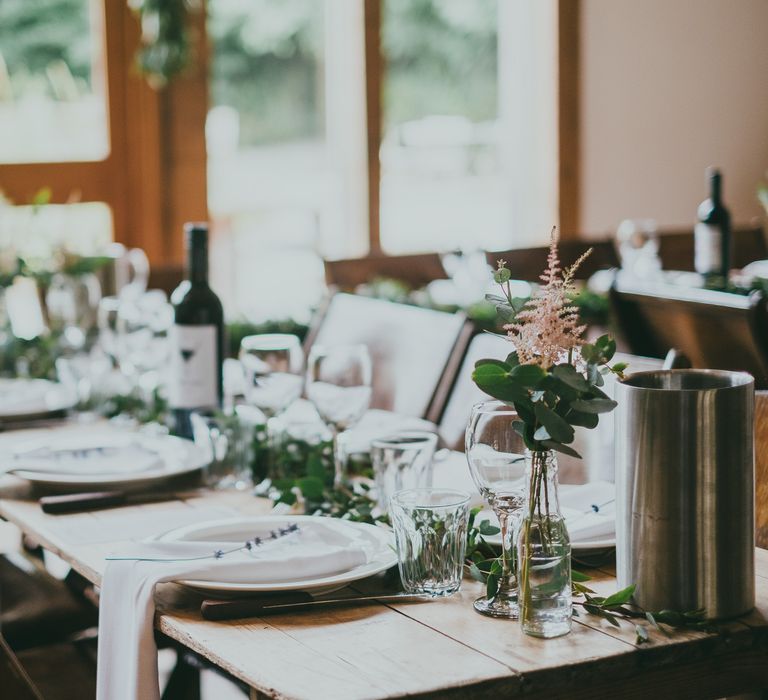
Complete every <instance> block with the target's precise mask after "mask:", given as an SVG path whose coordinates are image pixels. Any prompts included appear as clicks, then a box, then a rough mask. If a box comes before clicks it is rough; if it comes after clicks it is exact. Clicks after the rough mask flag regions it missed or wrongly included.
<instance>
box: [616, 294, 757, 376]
mask: <svg viewBox="0 0 768 700" xmlns="http://www.w3.org/2000/svg"><path fill="white" fill-rule="evenodd" d="M611 300H612V304H613V308H614V311H615V316H616V320H617V322H618V324H619V327H620V329H621V332H622V335H623V338H624V340H625V341H626V343H627V345H628V347H629V350H630V351H631V352H632V353H634V354H637V355H646V356H648V357H664V355H665V354H666V352H667V351H668V350H669V349H670V348H673V347H674V348H677V349H678V350H680V351H681V352H682V353H684V354H685V355H686V356H687V357H688V358H689V359H690V361H691V363H692V365H693V367H696V368H707V369H728V370H743V371H746V372H749V373H751V374H752V375H753V376H754V377H755V385H756V387H757V388H768V309H767V307H766V300H765V298H764V297H763V295H762V294H759V293H755V294H753V295H751V296H748V297H747V296H741V295H738V294H730V293H726V292H716V291H710V290H705V289H692V288H685V287H678V286H673V285H669V284H663V283H656V284H653V285H650V284H641V283H635V282H632V283H626V282H617V283H616V284H615V285H614V288H613V290H612V292H611Z"/></svg>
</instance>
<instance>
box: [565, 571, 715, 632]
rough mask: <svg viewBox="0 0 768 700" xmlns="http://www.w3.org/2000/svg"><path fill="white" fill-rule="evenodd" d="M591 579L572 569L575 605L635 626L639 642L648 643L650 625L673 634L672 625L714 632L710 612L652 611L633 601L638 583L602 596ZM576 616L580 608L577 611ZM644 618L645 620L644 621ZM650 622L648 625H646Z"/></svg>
mask: <svg viewBox="0 0 768 700" xmlns="http://www.w3.org/2000/svg"><path fill="white" fill-rule="evenodd" d="M590 580H591V578H590V577H589V576H588V575H587V574H585V573H583V572H580V571H572V572H571V586H572V589H573V595H574V601H573V604H574V605H578V606H579V607H581V608H582V609H583V610H584V611H585V612H586V613H588V614H589V615H594V616H596V617H600V618H602V619H604V620H607V621H608V622H609V623H610V624H612V625H613V626H614V627H621V622H628V623H629V624H632V625H634V628H635V642H636V643H637V644H648V643H649V642H650V636H649V634H648V626H649V625H650V626H651V627H652V628H653V629H655V630H656V631H658V632H660V633H661V634H663V635H665V636H667V637H668V636H669V631H668V629H667V628H668V627H671V628H673V629H693V630H699V631H713V629H714V628H713V626H712V623H711V622H710V621H709V620H707V618H706V611H705V610H703V609H700V610H689V611H686V612H679V611H677V610H659V611H655V612H651V611H648V610H644V609H643V608H641V607H640V606H639V605H637V604H635V603H633V602H632V597H633V596H634V594H635V588H636V587H635V585H634V584H633V585H631V586H627V587H626V588H622V589H621V590H620V591H616V592H615V593H612V594H611V595H608V596H600V595H597V594H596V593H595V591H593V590H592V589H591V588H590V587H589V586H588V585H587V582H589V581H590ZM573 612H574V615H576V614H577V611H576V610H574V611H573ZM641 621H642V622H641ZM643 623H647V624H643Z"/></svg>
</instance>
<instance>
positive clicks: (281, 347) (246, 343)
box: [239, 333, 304, 418]
mask: <svg viewBox="0 0 768 700" xmlns="http://www.w3.org/2000/svg"><path fill="white" fill-rule="evenodd" d="M239 359H240V364H241V365H242V366H243V371H244V373H245V398H246V401H248V403H249V404H251V405H253V406H256V407H257V408H260V409H261V410H262V411H263V412H264V414H265V415H266V416H267V417H268V418H271V417H272V416H276V415H278V414H280V413H282V412H283V411H284V410H285V409H287V408H288V406H290V405H291V404H292V403H293V402H294V401H295V400H296V399H298V398H299V396H301V390H302V385H303V381H302V378H301V376H300V373H301V367H302V365H303V364H304V353H303V351H302V349H301V344H300V343H299V339H298V338H297V337H296V336H295V335H290V334H288V333H263V334H259V335H249V336H246V337H245V338H243V339H242V341H241V342H240V354H239Z"/></svg>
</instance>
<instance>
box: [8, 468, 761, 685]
mask: <svg viewBox="0 0 768 700" xmlns="http://www.w3.org/2000/svg"><path fill="white" fill-rule="evenodd" d="M25 493H26V487H24V486H22V485H21V482H19V481H17V480H15V479H13V478H11V477H6V478H5V480H3V481H2V482H1V483H0V516H2V518H4V519H6V520H8V521H10V522H12V523H14V524H15V525H17V526H18V527H19V528H20V529H21V530H22V531H23V532H24V533H25V534H26V535H28V536H29V537H31V538H33V539H34V540H35V541H37V542H39V543H40V544H41V545H42V546H43V547H45V548H46V549H47V550H49V551H51V552H53V553H55V554H56V555H58V556H59V557H61V558H62V559H64V560H65V561H67V562H68V563H69V564H70V565H71V566H72V567H73V568H74V569H75V570H77V571H78V572H80V573H81V574H82V575H83V576H85V577H86V578H87V579H89V580H90V581H92V582H93V583H95V584H98V583H99V581H100V579H101V575H102V572H103V570H104V555H105V554H107V553H108V552H109V551H111V550H113V549H114V548H116V547H118V546H120V545H121V544H125V543H126V542H127V541H129V540H130V539H131V538H132V530H134V534H138V535H141V534H142V533H141V530H142V527H144V528H146V526H147V524H148V523H149V524H150V526H151V524H152V523H153V522H155V521H157V520H158V519H159V520H162V521H167V522H169V523H170V522H171V521H172V520H173V519H174V518H176V519H178V517H179V515H180V514H183V516H184V518H186V519H187V520H188V519H189V517H190V514H191V517H193V518H196V517H199V518H201V519H205V518H208V517H210V513H211V508H212V507H215V508H217V509H227V510H231V511H233V512H238V513H246V514H259V513H264V512H266V511H267V510H268V508H269V504H268V503H266V502H264V501H262V500H258V499H255V498H253V497H250V496H247V495H244V494H231V493H230V494H227V493H205V494H203V495H202V496H198V497H193V498H186V499H184V500H181V501H175V502H169V503H155V504H147V505H142V506H132V507H127V508H121V509H114V510H105V511H98V512H92V513H85V514H78V515H68V516H51V515H46V514H44V513H43V512H42V511H41V510H40V508H39V506H38V505H37V503H36V502H35V501H34V500H24V498H23V497H24V496H25ZM20 497H21V498H20ZM131 523H133V524H134V527H135V529H134V527H132V526H131ZM110 531H119V532H120V533H122V538H116V539H110V540H109V541H103V540H104V537H105V536H107V537H108V536H109V535H108V533H109V532H110ZM78 533H80V534H78ZM88 533H92V535H89V534H88ZM104 533H107V534H106V535H105V534H104ZM87 540H90V542H88V541H87ZM592 573H593V574H594V578H595V582H596V583H595V587H596V588H598V589H600V590H605V591H606V592H609V591H612V590H615V581H614V580H613V577H612V572H611V570H610V569H602V570H595V571H593V572H592ZM480 592H481V590H480V586H479V584H477V583H475V582H470V581H467V582H465V584H464V586H463V588H462V590H461V591H460V592H459V593H457V594H455V595H453V596H451V597H449V598H446V599H442V600H438V601H433V602H427V603H409V604H399V605H384V604H375V605H371V606H366V607H359V608H336V609H330V608H329V609H325V610H322V611H320V610H318V611H313V612H302V613H293V614H284V615H280V616H270V617H267V618H263V619H251V620H247V621H233V622H208V621H205V620H203V619H202V618H201V616H200V614H199V609H198V606H199V598H196V597H195V596H194V595H193V594H191V593H189V592H185V591H184V589H182V588H181V587H180V586H175V585H174V586H167V587H165V589H164V590H163V592H162V593H161V596H160V597H161V599H162V600H161V602H160V612H159V613H158V617H157V627H158V628H159V629H160V630H161V631H162V632H163V633H164V634H166V635H167V636H168V637H171V638H172V639H174V640H176V641H178V642H180V643H181V644H183V645H185V646H187V647H188V648H190V649H192V650H194V651H195V652H197V653H199V654H201V655H202V656H204V657H206V658H207V659H209V660H210V661H211V662H213V663H214V664H216V665H218V666H219V667H221V668H222V669H224V670H226V671H227V672H229V673H230V674H232V675H233V676H235V677H236V678H238V679H240V680H241V681H243V682H244V683H246V684H247V685H248V686H250V687H251V688H252V693H251V697H252V698H265V697H268V698H312V699H314V698H323V699H324V698H334V699H336V700H347V699H349V700H362V699H364V698H390V697H403V696H406V695H407V696H409V697H429V698H462V699H466V698H499V697H504V698H517V697H524V698H558V697H567V698H572V699H575V700H578V699H580V698H590V700H600V699H601V698H612V699H613V698H623V699H630V700H631V699H633V698H649V697H653V698H657V699H658V698H667V697H670V698H672V697H674V698H678V699H679V698H697V699H698V698H719V697H723V696H725V695H729V694H735V693H740V692H746V691H749V690H755V689H759V688H768V623H767V622H766V615H768V551H765V550H757V601H758V602H757V608H756V610H755V611H754V612H753V613H751V614H750V615H749V616H747V617H745V618H744V619H742V620H740V621H738V622H734V623H730V624H729V625H727V626H725V627H723V628H722V632H721V633H719V634H712V633H702V632H675V633H673V635H672V636H671V637H669V638H667V637H665V636H663V635H660V634H658V633H657V632H653V631H652V632H651V633H650V637H651V644H648V645H644V646H642V647H637V646H636V645H635V643H634V640H635V633H634V631H633V629H632V628H631V626H629V625H626V626H624V625H623V626H622V628H621V629H616V628H614V627H612V626H611V625H610V624H608V623H607V622H605V621H601V620H598V619H596V618H592V617H590V616H586V615H582V616H580V617H579V618H578V619H577V620H575V621H574V626H573V632H572V633H571V634H569V635H567V636H565V637H561V638H559V639H554V640H548V641H543V640H538V639H534V638H531V637H526V636H524V635H523V634H522V633H521V631H520V628H519V625H518V624H517V623H515V622H510V621H505V620H494V619H490V618H484V617H481V616H480V615H478V614H477V613H475V612H474V610H473V609H472V605H471V603H472V600H473V599H474V598H475V597H477V596H478V595H479V594H480Z"/></svg>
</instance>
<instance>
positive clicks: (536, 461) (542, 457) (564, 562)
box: [517, 451, 571, 638]
mask: <svg viewBox="0 0 768 700" xmlns="http://www.w3.org/2000/svg"><path fill="white" fill-rule="evenodd" d="M526 483H527V490H526V496H525V506H524V507H523V511H522V519H521V522H520V526H519V529H518V537H517V555H518V604H519V606H520V623H521V625H522V627H523V632H525V633H526V634H530V635H532V636H534V637H544V638H550V637H559V636H561V635H564V634H568V632H570V631H571V541H570V538H569V537H568V530H567V529H566V527H565V519H564V518H563V515H562V513H561V512H560V503H559V501H558V496H557V458H556V457H555V454H554V452H552V451H541V452H531V451H526Z"/></svg>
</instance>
